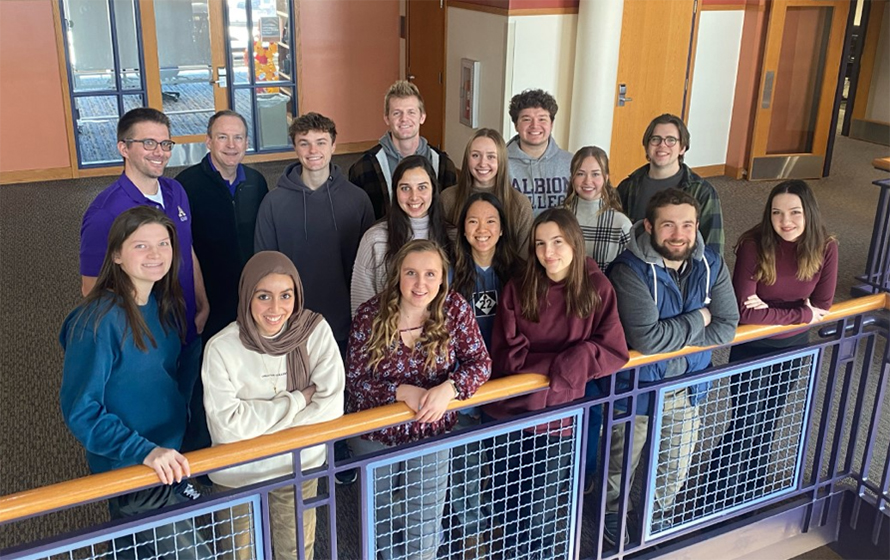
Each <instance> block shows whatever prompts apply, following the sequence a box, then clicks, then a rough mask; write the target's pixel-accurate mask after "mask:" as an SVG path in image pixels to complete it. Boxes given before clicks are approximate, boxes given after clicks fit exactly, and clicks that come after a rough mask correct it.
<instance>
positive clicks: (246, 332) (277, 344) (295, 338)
mask: <svg viewBox="0 0 890 560" xmlns="http://www.w3.org/2000/svg"><path fill="white" fill-rule="evenodd" d="M269 274H285V275H287V276H290V277H291V278H292V279H293V281H294V312H293V314H291V316H290V318H288V320H287V325H286V326H285V327H284V331H283V332H281V333H280V334H279V335H278V336H276V337H275V338H266V337H264V336H263V335H262V334H261V333H260V331H259V329H257V326H256V323H255V322H254V320H253V316H252V315H251V314H250V301H251V299H252V298H253V293H254V291H256V286H257V284H259V283H260V280H262V279H263V278H265V277H266V276H268V275H269ZM238 293H239V300H238V327H239V328H240V331H241V333H240V334H241V343H242V344H244V347H245V348H247V349H248V350H253V351H255V352H259V353H261V354H269V355H271V356H283V355H287V390H288V392H293V391H302V390H303V389H305V388H306V387H308V386H309V356H308V355H307V352H306V342H307V341H308V340H309V335H310V334H312V331H313V330H314V329H315V326H316V325H318V323H319V322H320V321H321V319H322V317H321V315H319V314H318V313H316V312H314V311H309V310H308V309H304V308H303V283H302V282H300V275H299V273H297V268H296V267H295V266H294V263H292V262H291V260H290V259H289V258H287V257H286V256H285V255H283V254H281V253H279V252H278V251H261V252H259V253H257V254H256V255H254V256H253V257H252V258H251V259H250V260H249V261H247V264H246V265H244V271H243V272H242V273H241V283H240V284H239V287H238Z"/></svg>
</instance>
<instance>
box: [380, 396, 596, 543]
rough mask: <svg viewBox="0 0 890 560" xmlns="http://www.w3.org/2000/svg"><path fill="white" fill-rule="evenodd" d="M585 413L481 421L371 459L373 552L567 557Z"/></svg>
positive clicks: (571, 530)
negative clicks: (455, 433)
mask: <svg viewBox="0 0 890 560" xmlns="http://www.w3.org/2000/svg"><path fill="white" fill-rule="evenodd" d="M581 417H582V412H581V411H571V412H561V413H560V414H559V415H549V416H546V417H544V418H541V417H539V418H536V419H535V420H534V421H525V422H519V423H511V424H509V425H500V426H498V427H497V428H488V429H485V428H484V427H483V429H481V430H477V431H473V432H470V433H466V434H461V435H458V436H453V437H450V438H447V439H444V440H440V441H437V442H436V443H435V444H432V445H429V446H423V447H419V448H416V449H414V450H412V452H410V453H405V452H404V451H403V452H401V453H397V454H387V455H386V456H383V457H382V458H380V459H378V460H376V461H373V462H371V463H369V464H368V465H367V466H366V467H365V470H364V473H363V476H366V477H368V478H367V480H368V483H367V487H366V503H367V504H368V506H369V507H370V513H369V523H368V524H369V526H368V527H367V528H366V531H365V535H366V538H367V546H368V550H369V551H371V552H370V555H369V556H370V557H371V558H378V559H384V560H388V559H398V558H430V559H432V558H453V557H460V558H479V559H482V558H489V557H497V558H528V559H533V558H541V559H544V558H566V557H571V556H572V554H573V553H572V549H573V544H574V534H575V530H576V527H575V526H574V523H573V520H574V519H575V515H576V512H577V493H578V486H577V484H578V483H577V480H578V472H579V457H580V429H579V426H581Z"/></svg>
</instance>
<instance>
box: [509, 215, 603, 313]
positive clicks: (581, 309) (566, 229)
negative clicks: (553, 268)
mask: <svg viewBox="0 0 890 560" xmlns="http://www.w3.org/2000/svg"><path fill="white" fill-rule="evenodd" d="M547 222H553V223H555V224H556V225H557V227H559V231H561V232H562V235H563V237H564V238H565V241H566V243H568V244H569V247H571V249H572V253H573V254H572V262H571V264H570V265H569V273H568V276H566V279H565V285H566V315H576V316H577V317H580V318H584V317H588V316H590V314H591V313H593V312H595V311H596V310H597V309H598V308H599V306H600V303H601V301H602V300H601V299H600V295H599V293H597V291H596V290H595V289H593V286H591V285H590V278H589V277H588V275H587V259H586V257H585V256H584V255H585V253H584V236H583V235H582V234H581V226H579V225H578V220H577V219H576V218H575V215H574V214H572V213H571V212H570V211H569V210H567V209H566V208H550V209H548V210H544V211H543V212H541V213H540V214H539V215H538V217H537V218H535V222H534V223H533V224H532V229H531V233H530V234H529V243H528V260H527V261H525V273H524V274H523V276H522V284H521V285H520V290H519V291H520V300H521V305H522V316H523V317H524V318H525V319H527V320H529V321H533V322H538V319H539V317H540V313H539V309H540V308H541V307H542V306H544V307H546V306H547V305H549V303H548V301H547V294H548V292H549V290H550V279H549V278H548V277H547V271H546V270H545V269H544V267H543V265H541V263H540V262H539V261H538V256H537V255H536V254H535V233H536V232H537V231H538V226H540V225H541V224H544V223H547Z"/></svg>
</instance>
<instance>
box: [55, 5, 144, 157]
mask: <svg viewBox="0 0 890 560" xmlns="http://www.w3.org/2000/svg"><path fill="white" fill-rule="evenodd" d="M62 18H63V20H62V30H63V33H64V34H65V39H66V40H65V52H66V54H67V57H68V83H69V87H70V92H71V107H72V114H73V117H74V139H75V145H76V148H77V159H78V164H79V166H80V167H91V166H96V165H109V164H118V163H120V161H121V157H120V154H118V152H117V140H116V139H117V121H118V119H119V118H120V117H121V115H123V114H124V113H126V112H127V111H129V110H130V109H133V108H135V107H142V106H144V105H145V103H146V89H145V74H144V65H143V63H142V49H141V42H140V40H139V33H138V30H139V27H140V21H139V19H140V18H139V11H138V9H137V6H136V4H135V1H134V0H107V1H96V0H63V2H62Z"/></svg>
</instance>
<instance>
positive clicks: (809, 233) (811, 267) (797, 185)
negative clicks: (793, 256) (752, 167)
mask: <svg viewBox="0 0 890 560" xmlns="http://www.w3.org/2000/svg"><path fill="white" fill-rule="evenodd" d="M780 194H793V195H796V196H797V197H798V198H800V203H801V206H802V207H803V217H804V228H803V233H802V234H801V236H800V237H799V238H798V240H797V241H796V242H795V243H796V245H797V279H798V280H801V281H804V282H805V281H808V280H812V278H813V277H814V276H815V275H816V274H817V273H818V272H819V269H820V268H822V260H823V258H824V256H825V245H826V244H827V243H828V242H829V241H833V240H834V236H832V235H829V233H828V230H827V229H826V228H825V222H824V221H823V220H822V212H821V211H820V210H819V203H818V202H816V196H815V195H814V194H813V189H811V188H810V186H809V185H808V184H807V183H806V182H805V181H801V180H800V179H792V180H790V181H783V182H781V183H779V184H778V185H776V186H775V187H773V190H772V191H770V193H769V198H767V199H766V206H765V207H764V208H763V217H762V218H761V219H760V223H759V224H757V225H756V226H754V227H752V228H751V229H749V230H748V231H746V232H745V233H743V234H742V235H741V236H740V237H739V240H738V242H737V243H736V246H735V250H736V251H738V248H739V246H741V244H742V243H743V242H744V241H747V240H749V239H750V240H752V241H753V242H754V243H755V245H756V247H757V268H756V269H755V272H754V280H756V281H757V282H763V283H764V284H766V285H768V286H771V285H773V284H775V283H776V247H777V246H778V244H779V240H780V237H779V234H777V233H776V230H775V228H774V227H773V221H772V211H773V199H775V198H776V196H778V195H780Z"/></svg>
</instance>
